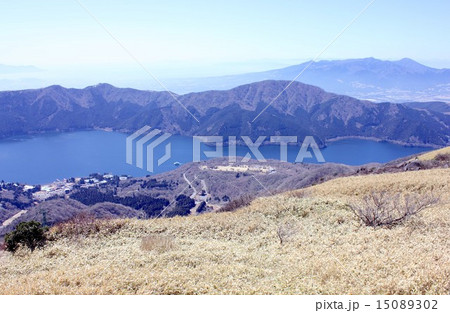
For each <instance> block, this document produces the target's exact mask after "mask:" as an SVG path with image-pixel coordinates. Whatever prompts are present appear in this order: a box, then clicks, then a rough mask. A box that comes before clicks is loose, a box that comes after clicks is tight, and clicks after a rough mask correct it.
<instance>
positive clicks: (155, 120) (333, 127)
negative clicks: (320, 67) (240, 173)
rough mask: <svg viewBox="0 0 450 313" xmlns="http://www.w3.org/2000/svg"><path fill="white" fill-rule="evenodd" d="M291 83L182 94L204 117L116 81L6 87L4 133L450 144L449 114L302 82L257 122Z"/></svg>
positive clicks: (163, 95) (0, 128)
mask: <svg viewBox="0 0 450 313" xmlns="http://www.w3.org/2000/svg"><path fill="white" fill-rule="evenodd" d="M287 83H288V82H287V81H263V82H257V83H252V84H247V85H242V86H239V87H236V88H233V89H231V90H226V91H206V92H200V93H190V94H186V95H181V96H178V99H179V101H180V102H181V103H183V105H184V106H186V107H187V108H188V109H189V110H190V111H191V112H192V113H193V114H194V115H195V116H196V118H197V119H198V120H199V121H200V123H197V121H196V120H195V119H194V118H192V116H190V115H189V114H188V113H187V112H186V111H185V110H184V108H183V107H182V106H181V105H180V104H179V103H177V102H176V101H175V100H174V99H173V98H172V97H171V96H170V95H169V94H168V93H167V92H156V91H141V90H135V89H130V88H116V87H113V86H111V85H108V84H100V85H97V86H92V87H87V88H84V89H66V88H63V87H60V86H51V87H48V88H43V89H36V90H22V91H10V92H0V121H1V122H2V123H1V124H0V136H2V137H8V136H13V135H21V134H30V133H40V132H48V131H73V130H80V129H94V128H111V129H113V130H118V131H123V132H132V131H134V130H137V129H139V128H141V127H142V126H144V125H150V126H152V127H157V128H160V129H162V130H164V131H166V132H170V133H172V134H181V135H223V136H241V135H249V136H252V137H254V138H255V137H256V136H259V135H265V136H273V135H288V136H298V137H299V138H302V137H304V136H309V135H313V136H315V138H316V140H317V141H318V143H319V144H320V145H324V144H325V142H326V141H327V140H330V139H335V138H339V137H348V136H350V137H354V136H358V137H370V138H374V139H379V140H388V141H394V142H401V143H405V144H411V145H431V146H446V145H448V143H449V138H450V129H449V125H450V116H449V115H445V114H442V113H439V112H433V111H429V110H423V109H422V110H416V109H413V108H410V107H407V106H405V105H402V104H393V103H379V104H378V103H373V102H369V101H361V100H358V99H355V98H351V97H348V96H341V95H336V94H332V93H328V92H325V91H324V90H322V89H320V88H318V87H314V86H310V85H306V84H303V83H299V82H295V83H293V84H292V85H291V86H290V88H288V89H287V90H286V91H285V92H284V93H283V94H282V95H281V96H280V97H279V98H278V99H277V101H275V102H274V103H273V105H271V106H270V107H269V108H268V109H267V111H266V112H264V113H263V114H261V116H260V117H259V118H258V119H256V121H255V122H254V123H252V122H251V121H252V120H253V119H254V118H255V117H256V116H257V115H258V113H259V112H261V110H263V108H264V107H266V106H267V104H269V103H270V102H271V101H272V100H273V99H274V98H275V97H276V96H277V95H278V94H279V93H280V92H281V91H282V90H283V89H284V87H285V86H286V85H287Z"/></svg>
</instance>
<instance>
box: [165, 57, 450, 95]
mask: <svg viewBox="0 0 450 313" xmlns="http://www.w3.org/2000/svg"><path fill="white" fill-rule="evenodd" d="M309 63H310V62H305V63H302V64H299V65H293V66H289V67H285V68H281V69H274V70H270V71H264V72H257V73H248V74H241V75H229V76H221V77H209V78H204V79H201V78H200V79H192V80H182V81H180V84H179V85H170V86H171V87H172V89H173V90H175V91H176V92H180V93H183V92H188V91H202V90H210V89H228V88H233V87H236V86H239V85H243V84H248V83H252V82H257V81H262V80H289V81H290V80H292V79H294V78H295V77H296V76H297V75H298V74H299V73H301V72H302V71H303V70H304V69H305V67H307V66H308V68H307V69H306V70H305V71H304V72H303V73H302V74H301V75H300V77H299V78H298V79H297V81H300V82H303V83H306V84H311V85H314V86H318V87H321V88H323V89H325V90H326V91H328V92H335V93H339V94H344V95H348V96H352V97H355V98H358V99H367V100H373V101H392V102H407V101H444V102H450V69H435V68H431V67H428V66H425V65H422V64H420V63H418V62H416V61H414V60H411V59H408V58H404V59H401V60H398V61H384V60H378V59H375V58H364V59H348V60H334V61H318V62H314V63H312V64H311V65H310V66H309ZM174 84H176V82H174Z"/></svg>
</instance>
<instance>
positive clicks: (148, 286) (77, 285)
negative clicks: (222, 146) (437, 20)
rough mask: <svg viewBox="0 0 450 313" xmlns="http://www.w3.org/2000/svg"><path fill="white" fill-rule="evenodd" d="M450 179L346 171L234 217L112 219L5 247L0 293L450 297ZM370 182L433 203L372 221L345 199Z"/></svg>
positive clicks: (449, 173) (449, 175) (443, 172)
mask: <svg viewBox="0 0 450 313" xmlns="http://www.w3.org/2000/svg"><path fill="white" fill-rule="evenodd" d="M449 186H450V169H435V170H426V171H417V172H404V173H397V174H383V175H369V176H357V177H346V178H338V179H335V180H332V181H329V182H326V183H324V184H321V185H317V186H314V187H311V188H308V189H307V190H304V191H302V192H296V193H294V192H291V193H287V194H281V195H277V196H273V197H268V198H259V199H257V200H255V201H253V202H252V204H251V205H250V206H248V207H246V208H243V209H241V210H238V211H235V212H225V213H211V214H204V215H200V216H195V217H187V218H181V217H176V218H172V219H158V220H146V221H143V220H141V221H140V220H126V221H109V223H112V224H114V223H119V226H118V227H113V225H112V226H109V228H108V229H112V230H114V231H104V232H99V233H97V234H90V235H88V236H87V237H80V236H77V237H71V236H69V235H67V236H64V237H62V238H60V239H58V240H56V241H54V242H52V243H51V244H50V245H49V246H48V247H46V248H45V249H43V250H38V251H35V252H34V253H33V254H30V253H28V252H25V251H21V252H19V253H18V254H17V255H16V256H14V257H13V256H11V255H9V254H3V255H2V256H0V293H1V294H448V293H449V292H450V283H449V282H450V241H449V238H448V233H449V229H450V201H449V200H450V199H449V195H450V190H449V189H450V187H449ZM374 189H379V190H386V189H387V190H392V191H399V192H416V193H428V192H433V193H434V194H437V195H439V196H440V197H441V201H440V203H439V204H436V205H434V206H433V207H431V208H428V209H426V210H424V211H422V212H421V213H420V214H418V215H416V216H414V217H412V218H411V219H409V220H407V221H406V222H405V223H403V224H401V225H398V226H395V227H393V228H391V229H387V228H371V227H366V226H362V225H361V223H360V222H359V221H358V220H357V218H356V217H355V215H354V214H353V213H352V212H351V210H350V209H349V207H348V203H349V202H350V201H354V200H357V199H360V198H361V197H362V196H364V195H365V194H367V193H368V192H371V191H372V190H374ZM299 195H300V196H299ZM54 231H55V232H57V230H54ZM55 236H59V235H58V234H56V235H55ZM159 236H160V237H159ZM146 238H147V239H146ZM158 238H159V239H158ZM167 238H171V239H170V240H169V239H167ZM280 238H282V239H280Z"/></svg>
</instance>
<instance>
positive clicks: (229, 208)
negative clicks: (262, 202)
mask: <svg viewBox="0 0 450 313" xmlns="http://www.w3.org/2000/svg"><path fill="white" fill-rule="evenodd" d="M253 199H254V197H253V196H250V195H243V196H241V197H239V198H237V199H235V200H232V201H230V202H228V203H227V204H225V205H224V206H223V207H221V208H220V209H219V210H217V212H233V211H236V210H237V209H240V208H242V207H245V206H248V205H250V203H251V202H252V201H253Z"/></svg>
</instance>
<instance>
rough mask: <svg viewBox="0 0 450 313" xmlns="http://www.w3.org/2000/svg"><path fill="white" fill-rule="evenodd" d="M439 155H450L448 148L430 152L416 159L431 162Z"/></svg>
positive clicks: (449, 148)
mask: <svg viewBox="0 0 450 313" xmlns="http://www.w3.org/2000/svg"><path fill="white" fill-rule="evenodd" d="M439 154H450V147H445V148H442V149H437V150H433V151H430V152H428V153H424V154H421V155H419V156H418V157H417V158H418V159H419V160H420V161H428V160H433V159H434V158H436V156H437V155H439Z"/></svg>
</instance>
